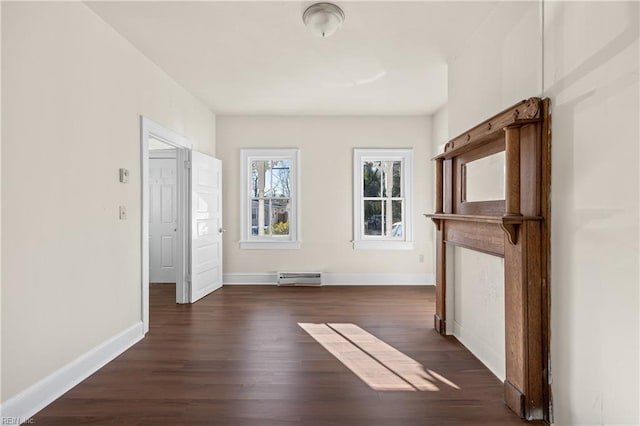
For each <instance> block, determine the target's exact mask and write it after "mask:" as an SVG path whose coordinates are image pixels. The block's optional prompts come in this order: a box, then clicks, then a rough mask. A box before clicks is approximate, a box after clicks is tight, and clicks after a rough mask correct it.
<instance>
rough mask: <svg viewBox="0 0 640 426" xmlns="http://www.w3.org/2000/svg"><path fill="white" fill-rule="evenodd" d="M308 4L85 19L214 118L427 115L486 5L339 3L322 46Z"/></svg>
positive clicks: (102, 8)
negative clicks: (340, 19)
mask: <svg viewBox="0 0 640 426" xmlns="http://www.w3.org/2000/svg"><path fill="white" fill-rule="evenodd" d="M310 4H312V3H311V2H293V1H279V2H265V1H262V2H232V1H227V2H216V1H212V2H149V1H143V2H122V1H116V2H92V3H88V5H89V7H90V8H91V9H93V10H94V11H95V12H96V13H97V14H98V15H100V16H101V17H102V18H103V19H104V20H105V21H106V22H108V23H109V24H110V25H111V26H113V27H114V28H115V29H116V30H117V31H118V32H119V33H121V34H122V35H123V36H124V37H125V38H127V39H128V40H129V41H130V42H131V43H133V44H134V45H135V46H136V47H137V48H138V49H139V50H140V51H141V52H142V53H143V54H145V55H146V56H147V57H149V58H150V59H151V60H152V61H153V62H155V63H156V64H157V65H158V66H160V67H161V68H162V69H163V70H165V71H166V72H167V73H168V74H169V75H171V76H172V77H173V78H174V79H175V80H176V81H177V82H178V83H180V84H181V85H182V86H183V87H185V88H186V89H187V90H188V91H190V92H191V93H193V94H194V95H195V96H197V97H198V98H200V99H202V100H203V101H204V102H205V103H206V104H208V105H209V107H210V108H211V109H212V110H213V111H214V112H215V113H217V114H269V115H280V114H285V115H288V114H294V115H311V114H331V115H334V114H335V115H347V114H369V115H402V114H430V113H432V112H434V111H435V110H436V109H438V108H439V107H440V106H442V105H443V104H444V103H446V100H447V65H446V64H447V63H448V62H450V61H451V59H452V58H454V57H455V55H456V53H457V52H458V51H459V50H460V49H461V48H462V47H463V46H464V44H465V42H466V40H468V39H469V37H472V35H473V32H474V30H475V29H476V28H477V26H479V25H480V23H481V22H482V21H483V20H484V19H485V18H486V17H487V16H488V15H489V14H490V13H491V11H492V10H493V8H494V7H495V5H496V3H495V2H398V1H386V2H341V1H338V2H336V4H338V5H339V6H340V7H341V8H342V9H343V10H344V12H345V15H346V18H345V22H344V25H343V27H342V28H341V29H340V30H339V31H338V32H337V33H336V34H335V35H333V36H332V37H330V38H326V39H321V38H318V37H316V36H314V35H313V34H311V33H310V32H309V31H308V30H307V29H306V28H305V26H304V25H303V23H302V12H303V11H304V9H305V8H306V7H308V6H309V5H310Z"/></svg>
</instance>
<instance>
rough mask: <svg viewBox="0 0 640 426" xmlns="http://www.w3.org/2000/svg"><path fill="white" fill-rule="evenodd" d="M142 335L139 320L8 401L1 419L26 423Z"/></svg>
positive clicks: (137, 340)
mask: <svg viewBox="0 0 640 426" xmlns="http://www.w3.org/2000/svg"><path fill="white" fill-rule="evenodd" d="M143 337H144V326H143V324H142V322H138V323H136V324H134V325H132V326H131V327H129V328H127V329H126V330H124V331H122V332H121V333H119V334H117V335H115V336H113V337H111V338H110V339H109V340H107V341H105V342H103V343H101V344H100V345H98V346H96V347H94V348H93V349H91V350H89V351H88V352H86V353H84V354H83V355H81V356H80V357H78V358H76V359H75V360H73V361H71V362H70V363H69V364H67V365H65V366H64V367H62V368H60V369H59V370H57V371H55V372H53V373H52V374H50V375H49V376H47V377H45V378H44V379H42V380H40V381H39V382H37V383H36V384H34V385H32V386H30V387H29V388H27V389H25V390H24V391H22V392H20V393H19V394H18V395H16V396H14V397H13V398H10V399H9V400H7V401H6V402H5V403H4V404H2V407H0V412H2V418H12V419H22V420H23V421H24V422H26V421H27V420H28V419H30V418H32V417H33V416H34V415H35V414H36V413H38V412H39V411H40V410H42V409H43V408H44V407H46V406H47V405H49V404H51V403H52V402H53V401H55V400H56V399H58V398H59V397H61V396H62V395H63V394H64V393H65V392H67V391H69V390H70V389H71V388H73V387H74V386H76V385H78V384H79V383H80V382H82V381H83V380H85V379H86V378H87V377H89V376H90V375H92V374H93V373H95V372H96V371H98V370H99V369H100V368H102V367H104V366H105V365H107V364H108V363H109V362H111V361H112V360H114V359H115V358H116V357H117V356H118V355H120V354H121V353H123V352H124V351H126V350H127V349H129V348H130V347H131V346H133V345H134V344H136V343H137V342H139V341H140V340H141V339H142V338H143ZM36 422H37V419H36Z"/></svg>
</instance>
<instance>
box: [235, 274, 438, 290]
mask: <svg viewBox="0 0 640 426" xmlns="http://www.w3.org/2000/svg"><path fill="white" fill-rule="evenodd" d="M320 272H322V271H320ZM434 280H435V276H434V274H341V273H335V272H322V285H333V286H339V285H434V282H435V281H434ZM223 281H224V285H276V284H277V281H278V276H277V273H275V272H260V273H227V274H224V279H223Z"/></svg>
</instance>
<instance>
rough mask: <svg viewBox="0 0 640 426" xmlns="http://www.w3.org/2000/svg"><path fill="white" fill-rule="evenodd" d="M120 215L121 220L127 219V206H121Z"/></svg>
mask: <svg viewBox="0 0 640 426" xmlns="http://www.w3.org/2000/svg"><path fill="white" fill-rule="evenodd" d="M119 216H120V220H127V206H120V210H119Z"/></svg>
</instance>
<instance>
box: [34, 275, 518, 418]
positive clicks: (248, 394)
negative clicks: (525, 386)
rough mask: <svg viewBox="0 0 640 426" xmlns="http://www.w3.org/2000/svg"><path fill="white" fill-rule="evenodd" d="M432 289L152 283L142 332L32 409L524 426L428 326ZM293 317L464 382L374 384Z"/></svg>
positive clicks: (51, 414) (477, 366)
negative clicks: (400, 386) (358, 333)
mask: <svg viewBox="0 0 640 426" xmlns="http://www.w3.org/2000/svg"><path fill="white" fill-rule="evenodd" d="M434 297H435V294H434V288H433V287H321V288H309V287H274V286H229V287H223V288H222V289H220V290H218V291H216V292H215V293H213V294H211V295H209V296H208V297H206V298H205V299H203V300H201V301H199V302H198V303H196V304H194V305H176V304H175V303H174V301H175V299H174V298H175V287H174V286H172V285H154V286H152V287H151V299H150V307H151V308H150V315H151V318H150V325H151V326H150V331H149V334H148V335H147V337H145V339H143V340H142V341H141V342H140V343H138V344H136V345H135V346H134V347H132V348H131V349H129V350H128V351H126V352H125V353H124V354H122V355H121V356H120V357H118V358H117V359H116V360H114V361H113V362H111V363H110V364H108V365H107V366H105V367H104V368H103V369H101V370H100V371H98V372H97V373H96V374H94V375H92V376H91V377H89V378H88V379H87V380H85V381H84V382H82V383H81V384H80V385H78V386H76V387H75V388H74V389H72V390H70V391H69V392H67V393H66V394H65V395H64V396H62V397H61V398H60V399H58V400H57V401H55V402H54V403H53V404H51V405H49V406H48V407H47V408H45V409H44V410H42V411H41V412H40V413H38V414H37V415H36V416H35V421H36V423H37V424H38V425H39V426H41V425H65V426H68V425H140V426H143V425H149V426H152V425H153V426H156V425H229V426H231V425H233V426H244V425H246V426H270V425H274V426H275V425H282V426H286V425H304V426H321V425H324V426H351V425H353V426H378V425H380V426H396V425H397V426H401V425H412V426H416V425H512V424H523V423H525V422H522V421H521V420H520V419H518V417H517V416H516V415H515V414H513V413H512V412H511V411H509V410H508V409H507V408H506V406H505V405H504V403H503V402H502V384H501V383H500V381H499V380H498V379H497V378H496V377H495V376H493V374H491V373H490V372H489V371H488V370H487V369H486V368H485V367H484V366H483V365H482V364H481V363H480V361H478V360H477V359H476V358H475V357H474V356H473V355H471V353H469V352H468V351H467V350H466V349H465V348H464V347H463V346H462V345H461V344H460V343H458V342H457V341H456V340H455V339H452V338H444V337H441V336H440V335H438V334H437V333H436V332H435V331H434V330H433V329H432V326H431V325H432V321H433V320H432V318H433V313H434ZM298 323H349V324H355V325H357V326H359V327H361V328H362V329H363V330H366V331H367V332H368V333H371V334H372V335H373V336H375V337H377V338H378V339H381V340H382V341H384V342H386V343H387V344H388V345H391V346H393V347H394V348H396V349H397V350H399V351H401V352H403V353H404V354H405V355H407V356H409V357H411V358H412V359H414V360H416V361H417V362H419V363H420V364H422V366H423V367H424V368H425V369H430V370H432V371H434V372H437V374H439V375H441V376H443V377H445V378H446V379H447V380H450V381H451V382H453V383H455V384H456V385H457V386H459V387H460V389H455V388H453V387H450V386H438V388H439V390H438V391H432V392H421V391H415V392H406V391H376V390H373V389H371V388H370V387H369V386H367V385H366V384H365V383H364V382H363V381H362V380H360V379H359V378H358V377H357V376H356V375H355V374H353V373H352V372H351V371H350V370H349V369H348V368H346V367H345V365H344V364H343V363H341V362H340V361H338V360H337V359H336V358H334V356H333V355H331V354H330V353H329V352H328V351H327V350H326V349H324V348H323V347H322V346H321V345H320V344H319V343H318V342H316V341H315V340H314V339H313V338H312V337H311V336H310V335H309V334H307V333H306V332H305V331H304V330H303V329H302V328H301V327H300V326H298Z"/></svg>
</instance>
